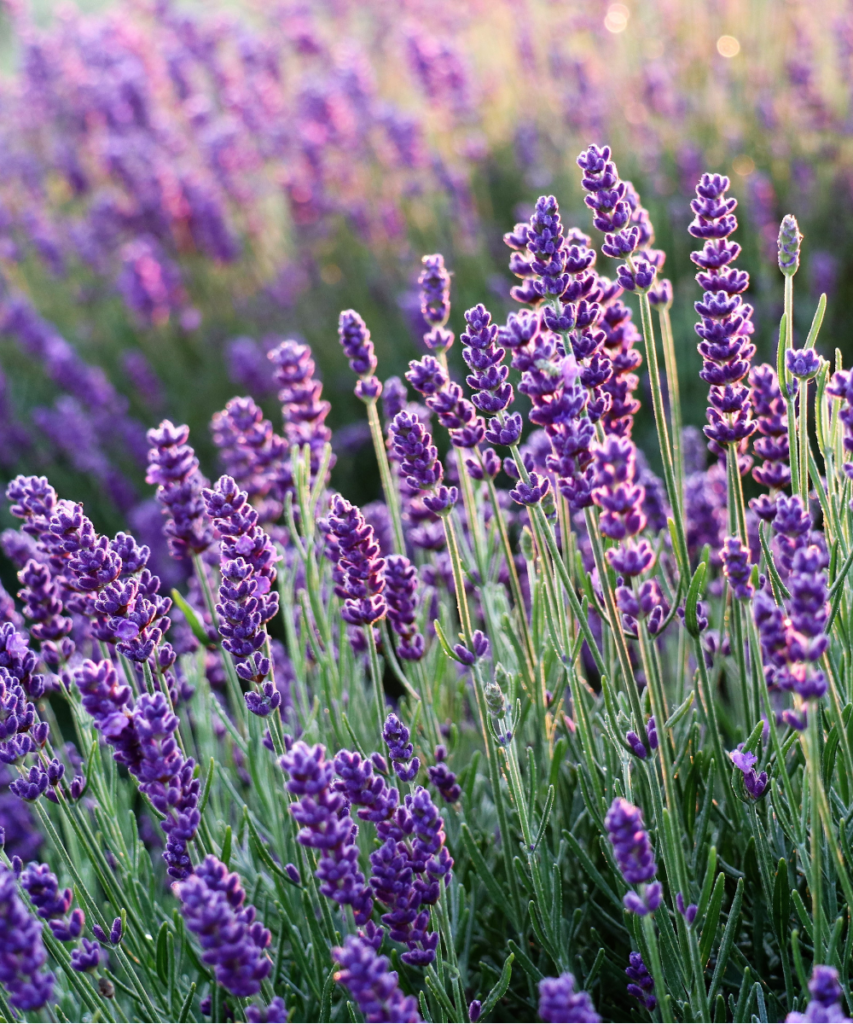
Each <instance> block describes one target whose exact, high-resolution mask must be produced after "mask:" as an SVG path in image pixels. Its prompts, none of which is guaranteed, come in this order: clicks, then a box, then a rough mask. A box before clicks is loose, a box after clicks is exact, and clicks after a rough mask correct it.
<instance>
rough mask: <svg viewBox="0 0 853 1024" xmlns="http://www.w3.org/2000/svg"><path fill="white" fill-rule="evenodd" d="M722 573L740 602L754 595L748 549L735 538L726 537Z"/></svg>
mask: <svg viewBox="0 0 853 1024" xmlns="http://www.w3.org/2000/svg"><path fill="white" fill-rule="evenodd" d="M721 555H722V559H723V572H724V573H725V575H726V579H727V580H728V581H729V586H730V587H731V588H732V593H733V594H734V596H735V597H736V598H737V599H738V600H740V601H748V600H749V599H750V598H751V597H752V595H753V594H754V593H755V587H754V586H753V584H752V580H751V576H752V566H751V565H750V562H749V548H748V547H746V546H745V545H744V543H743V542H742V541H741V540H739V539H738V538H737V537H726V539H725V541H724V543H723V550H722V553H721Z"/></svg>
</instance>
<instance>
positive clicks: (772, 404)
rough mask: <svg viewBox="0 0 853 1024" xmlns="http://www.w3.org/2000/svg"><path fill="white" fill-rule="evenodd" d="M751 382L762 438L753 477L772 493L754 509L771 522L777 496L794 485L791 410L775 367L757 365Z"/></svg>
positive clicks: (753, 504) (757, 442)
mask: <svg viewBox="0 0 853 1024" xmlns="http://www.w3.org/2000/svg"><path fill="white" fill-rule="evenodd" d="M749 383H750V401H751V402H752V408H753V410H754V411H755V426H756V432H757V434H759V435H760V437H757V438H756V440H755V442H754V444H753V450H754V451H755V454H756V455H757V456H758V457H759V458H760V459H761V460H762V463H761V465H760V466H756V467H755V468H754V469H753V471H752V475H753V477H754V478H755V481H756V483H758V484H761V486H762V487H766V488H768V490H769V491H770V494H762V495H761V496H760V497H758V498H753V499H752V501H751V502H750V507H751V508H752V509H753V511H754V512H755V514H756V515H757V516H758V517H759V518H760V519H764V520H768V521H769V520H771V519H773V517H774V516H775V515H776V493H777V492H778V491H782V490H784V489H785V488H786V487H787V486H788V485H789V484H790V483H791V467H790V465H789V458H790V452H789V450H788V420H787V409H786V406H785V399H784V397H783V395H782V391H781V389H780V387H779V381H778V379H777V377H776V371H775V370H774V369H773V367H772V366H768V365H767V364H766V363H764V364H762V365H761V366H754V367H753V368H752V370H750V373H749Z"/></svg>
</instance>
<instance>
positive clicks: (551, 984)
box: [539, 971, 601, 1024]
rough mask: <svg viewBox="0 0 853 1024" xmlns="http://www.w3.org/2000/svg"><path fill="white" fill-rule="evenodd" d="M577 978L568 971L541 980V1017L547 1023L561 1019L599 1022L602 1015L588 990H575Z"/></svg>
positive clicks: (573, 1021) (573, 1023)
mask: <svg viewBox="0 0 853 1024" xmlns="http://www.w3.org/2000/svg"><path fill="white" fill-rule="evenodd" d="M575 984H576V982H575V978H574V975H573V974H569V972H568V971H566V972H565V973H564V974H561V975H560V977H559V978H543V979H542V980H541V981H540V982H539V1019H540V1020H543V1021H545V1022H546V1024H558V1022H561V1021H569V1022H571V1024H577V1022H584V1021H585V1022H589V1024H598V1022H599V1021H600V1020H601V1017H600V1016H599V1015H598V1013H597V1012H596V1009H595V1006H593V1003H592V999H591V998H590V996H589V994H588V993H587V992H578V991H576V990H575Z"/></svg>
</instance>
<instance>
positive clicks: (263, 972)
mask: <svg viewBox="0 0 853 1024" xmlns="http://www.w3.org/2000/svg"><path fill="white" fill-rule="evenodd" d="M174 889H175V892H176V894H177V896H178V898H179V899H180V900H181V903H182V906H181V915H182V916H183V918H184V921H185V922H186V925H187V928H188V929H189V930H190V931H191V932H193V933H194V934H195V935H196V936H197V938H198V940H199V943H200V944H201V947H202V951H203V952H202V957H201V959H202V961H203V962H204V963H205V964H207V965H208V966H209V967H212V968H213V971H214V975H215V977H216V981H217V982H218V984H220V985H222V986H223V987H224V988H226V989H227V990H228V991H229V992H230V993H231V994H232V995H234V996H236V997H237V998H239V999H243V998H246V997H247V996H253V995H255V994H256V993H257V992H259V991H260V988H261V982H262V981H263V980H264V978H266V977H267V976H268V975H269V973H270V970H271V968H272V963H271V961H270V959H269V957H268V956H267V955H266V952H265V950H266V949H267V947H268V946H269V944H270V933H269V932H268V931H267V929H266V928H264V926H263V925H262V924H261V923H260V922H259V921H256V920H255V918H256V913H255V908H254V907H252V906H248V907H247V906H244V903H245V900H246V894H245V892H244V891H243V888H242V886H241V884H240V878H239V876H238V875H237V874H236V873H229V872H228V868H227V867H226V866H225V865H224V864H223V863H222V862H221V861H219V860H217V859H216V858H215V857H213V856H211V855H208V856H207V857H205V859H204V860H203V861H202V863H201V864H200V865H199V866H198V867H197V868H196V871H195V873H194V874H192V875H190V876H189V878H187V879H185V880H184V881H182V882H177V883H175V886H174Z"/></svg>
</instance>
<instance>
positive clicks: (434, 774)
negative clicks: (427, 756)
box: [427, 761, 462, 804]
mask: <svg viewBox="0 0 853 1024" xmlns="http://www.w3.org/2000/svg"><path fill="white" fill-rule="evenodd" d="M427 774H428V775H429V781H430V782H431V783H432V785H433V786H435V788H436V789H437V790H438V791H439V793H441V795H442V797H443V798H444V800H445V801H446V802H447V803H449V804H455V803H456V801H457V800H458V799H459V797H460V796H461V795H462V788H461V786H460V785H459V784H458V783H457V781H456V775H455V773H454V772H452V771H451V770H450V769H449V768H448V767H447V765H446V764H444V762H443V761H439V762H438V764H436V765H430V766H429V768H427Z"/></svg>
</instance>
